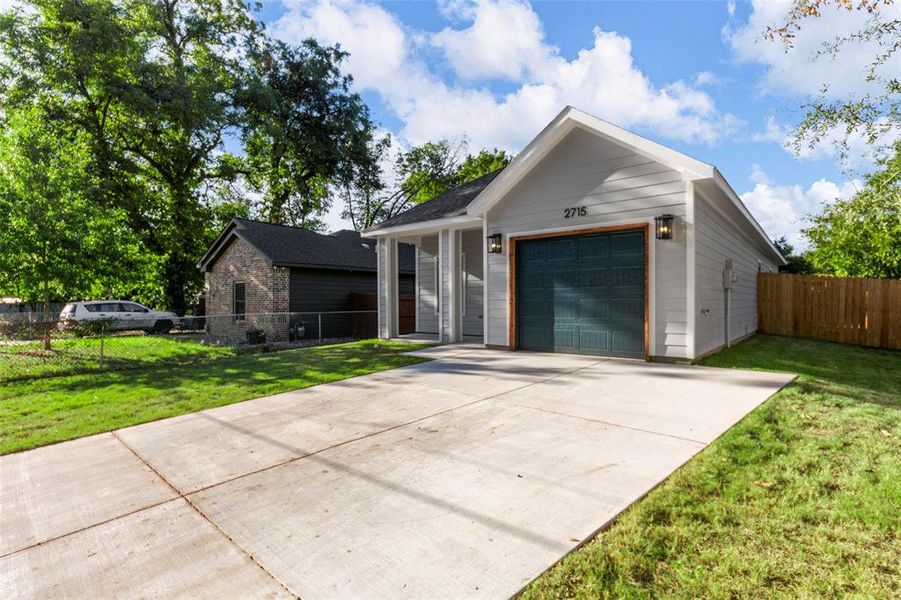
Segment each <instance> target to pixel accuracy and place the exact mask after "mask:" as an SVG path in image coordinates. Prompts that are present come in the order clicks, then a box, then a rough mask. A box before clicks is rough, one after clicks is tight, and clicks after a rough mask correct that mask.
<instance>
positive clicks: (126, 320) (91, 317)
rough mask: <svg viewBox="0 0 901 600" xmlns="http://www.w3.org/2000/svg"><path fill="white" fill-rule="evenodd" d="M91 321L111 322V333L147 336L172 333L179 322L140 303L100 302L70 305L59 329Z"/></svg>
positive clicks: (160, 311)
mask: <svg viewBox="0 0 901 600" xmlns="http://www.w3.org/2000/svg"><path fill="white" fill-rule="evenodd" d="M91 321H108V322H109V326H110V327H111V328H112V329H117V330H120V331H124V330H127V329H140V330H142V331H146V332H147V333H169V331H170V330H171V329H172V328H173V327H174V326H175V324H176V323H178V322H179V318H178V317H177V316H175V313H172V312H167V311H162V310H150V309H149V308H147V307H146V306H142V305H140V304H138V303H137V302H127V301H125V300H98V301H96V302H70V303H69V304H66V306H64V307H63V311H62V312H61V313H60V314H59V324H60V328H70V327H75V326H77V325H79V324H81V323H90V322H91Z"/></svg>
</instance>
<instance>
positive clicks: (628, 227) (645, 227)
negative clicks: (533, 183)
mask: <svg viewBox="0 0 901 600" xmlns="http://www.w3.org/2000/svg"><path fill="white" fill-rule="evenodd" d="M617 231H641V232H642V233H643V234H644V358H645V360H650V359H651V351H650V305H649V301H650V286H649V283H650V281H649V278H650V273H649V261H650V246H651V241H650V226H649V224H648V223H646V222H643V223H628V224H625V225H614V226H609V227H591V228H586V229H573V230H570V231H553V232H549V233H536V234H530V235H520V236H515V237H511V238H510V239H509V240H508V245H509V248H508V250H507V251H508V252H509V254H510V267H509V269H510V271H509V273H508V277H507V280H508V281H509V289H508V291H507V295H508V298H509V302H508V307H507V310H508V311H509V313H508V318H509V322H510V330H509V332H508V335H509V336H510V337H509V342H510V349H511V350H514V351H515V350H517V349H518V348H517V343H516V243H517V242H521V241H525V240H539V239H546V238H555V237H577V236H582V235H591V234H595V233H615V232H617Z"/></svg>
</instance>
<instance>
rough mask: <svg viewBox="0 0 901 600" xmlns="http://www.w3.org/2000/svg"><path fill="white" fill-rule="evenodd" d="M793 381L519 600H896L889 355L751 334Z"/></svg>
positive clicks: (893, 392) (751, 357)
mask: <svg viewBox="0 0 901 600" xmlns="http://www.w3.org/2000/svg"><path fill="white" fill-rule="evenodd" d="M704 364H706V365H709V366H715V367H734V368H742V369H757V370H769V371H790V372H793V373H797V374H799V378H798V379H797V380H796V382H795V383H793V384H791V385H789V386H787V387H786V388H784V389H783V390H782V391H781V392H779V393H778V394H776V395H775V396H774V397H773V398H771V399H770V400H769V401H767V402H766V403H764V404H763V405H762V406H760V407H759V408H757V410H755V411H754V412H753V413H751V414H750V415H749V416H748V417H747V418H745V419H744V420H743V421H742V422H741V423H739V424H738V425H737V426H736V427H734V428H733V429H732V430H730V431H729V432H727V433H726V434H725V435H724V436H723V437H721V438H720V439H719V440H717V441H716V442H714V443H713V444H711V445H710V446H709V447H708V448H707V449H706V450H705V451H704V452H702V453H701V454H700V455H699V456H697V457H696V458H695V459H694V460H692V461H691V462H689V463H688V464H687V465H685V466H684V467H683V468H681V469H679V470H678V471H677V472H676V473H674V474H673V476H672V477H670V478H669V479H668V480H667V481H666V482H665V483H664V484H662V485H661V486H659V487H658V488H657V489H655V490H654V491H653V492H651V493H650V494H649V495H648V496H647V497H646V498H645V499H643V500H642V501H640V502H638V503H636V504H635V505H634V506H633V507H631V508H630V509H629V510H627V511H626V512H625V513H624V514H623V515H621V517H620V518H619V519H618V520H617V521H616V523H615V524H613V525H612V526H611V527H609V528H608V529H607V530H605V531H604V532H602V533H601V534H600V535H599V536H598V537H597V538H596V539H595V540H593V541H592V542H590V543H588V544H586V545H585V546H583V547H582V548H580V549H579V550H578V551H576V552H573V553H572V554H570V555H569V556H567V557H566V558H565V559H564V560H563V561H561V563H560V564H558V565H557V566H555V567H554V568H552V569H551V570H549V571H548V572H547V573H545V574H544V575H543V576H542V577H540V578H538V579H537V580H536V581H534V582H533V583H532V584H531V585H530V586H529V587H528V588H527V589H526V590H525V591H524V593H523V597H524V598H528V599H536V598H570V597H576V598H598V597H601V598H614V597H616V598H620V597H624V598H656V597H676V598H701V597H703V598H735V597H753V596H759V595H766V596H778V597H792V598H794V597H835V596H839V595H841V596H858V597H874V598H889V597H899V595H901V566H899V565H901V352H897V351H884V350H875V349H867V348H860V347H854V346H846V345H840V344H830V343H822V342H813V341H805V340H798V339H791V338H781V337H774V336H763V335H760V336H756V337H754V338H752V339H750V340H748V341H746V342H744V343H742V344H739V345H738V346H735V347H733V348H731V349H729V350H726V351H723V352H720V353H718V354H716V355H714V356H711V357H709V358H708V359H707V360H705V361H704Z"/></svg>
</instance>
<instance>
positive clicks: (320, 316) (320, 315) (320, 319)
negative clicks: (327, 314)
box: [316, 313, 322, 344]
mask: <svg viewBox="0 0 901 600" xmlns="http://www.w3.org/2000/svg"><path fill="white" fill-rule="evenodd" d="M316 317H317V318H318V319H319V327H317V329H318V330H319V343H320V344H321V343H322V313H316Z"/></svg>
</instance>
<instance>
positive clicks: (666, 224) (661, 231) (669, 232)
mask: <svg viewBox="0 0 901 600" xmlns="http://www.w3.org/2000/svg"><path fill="white" fill-rule="evenodd" d="M675 220H676V217H675V216H674V215H670V214H666V215H660V216H659V217H654V225H655V227H656V230H657V239H658V240H671V239H673V221H675Z"/></svg>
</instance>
